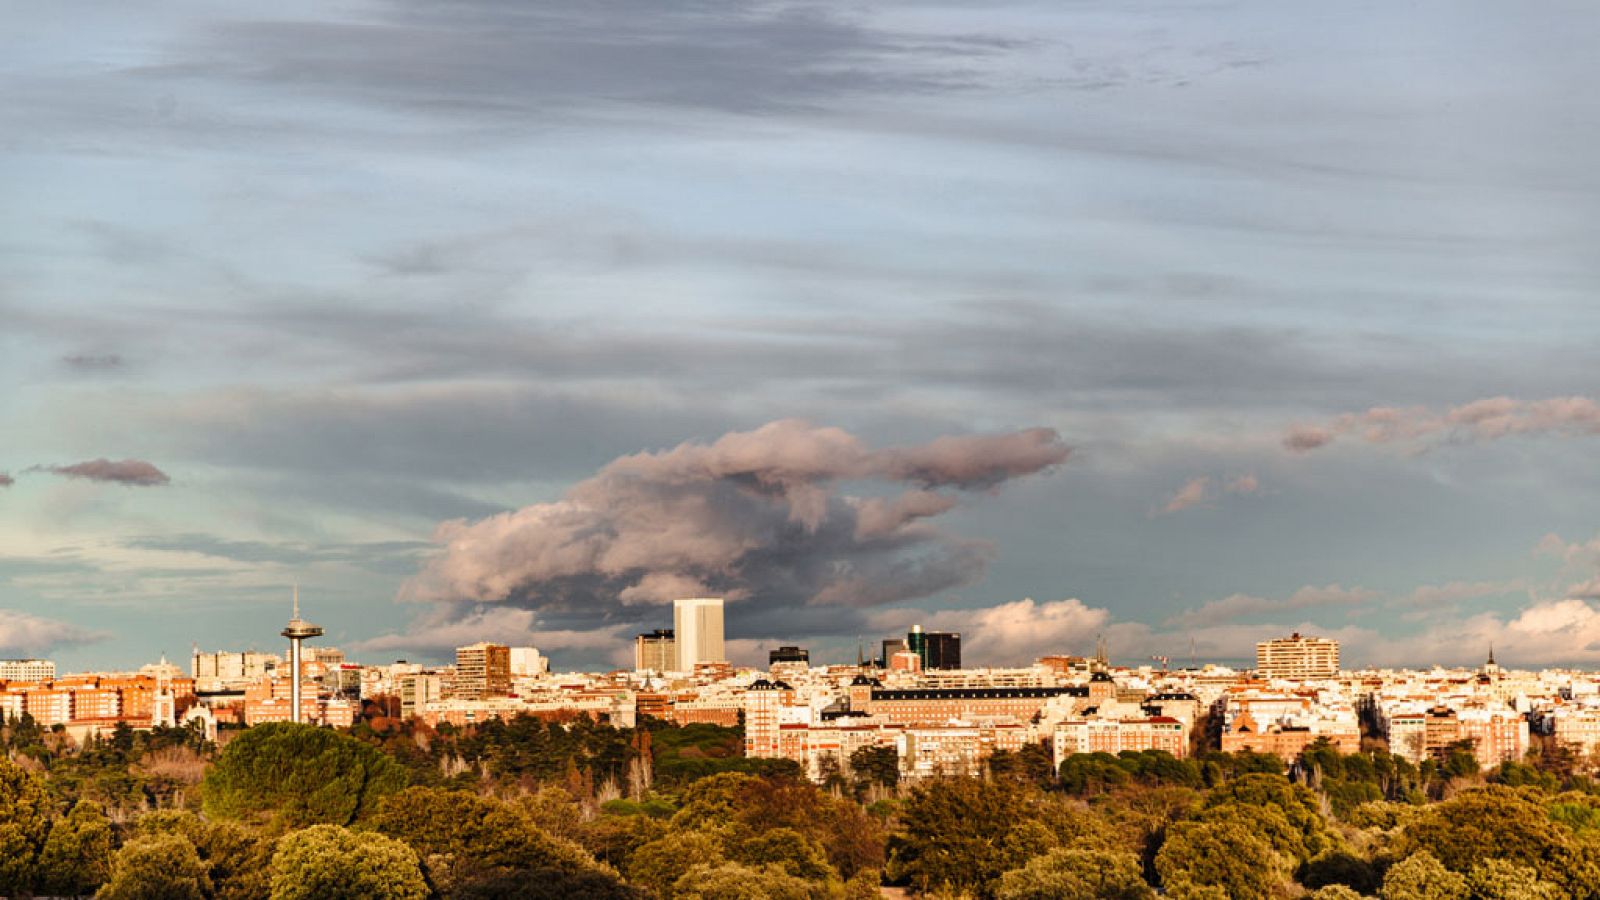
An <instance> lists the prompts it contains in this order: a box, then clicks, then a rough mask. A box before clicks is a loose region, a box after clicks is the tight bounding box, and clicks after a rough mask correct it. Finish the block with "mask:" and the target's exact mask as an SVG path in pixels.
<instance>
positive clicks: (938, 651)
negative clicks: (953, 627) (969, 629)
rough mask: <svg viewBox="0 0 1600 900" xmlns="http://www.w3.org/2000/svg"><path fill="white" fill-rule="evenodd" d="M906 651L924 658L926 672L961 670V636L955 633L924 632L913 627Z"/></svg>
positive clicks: (908, 635)
mask: <svg viewBox="0 0 1600 900" xmlns="http://www.w3.org/2000/svg"><path fill="white" fill-rule="evenodd" d="M906 649H907V650H910V651H911V652H913V653H915V654H917V656H919V657H921V658H922V668H923V670H924V671H929V670H936V669H959V668H961V634H960V632H955V631H923V630H922V626H921V625H913V626H912V628H911V632H910V633H909V634H907V635H906Z"/></svg>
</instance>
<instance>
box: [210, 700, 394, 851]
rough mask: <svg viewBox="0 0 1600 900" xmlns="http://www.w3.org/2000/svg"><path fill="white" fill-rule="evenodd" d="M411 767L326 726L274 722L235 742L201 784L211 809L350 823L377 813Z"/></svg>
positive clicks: (299, 823) (286, 822) (291, 823)
mask: <svg viewBox="0 0 1600 900" xmlns="http://www.w3.org/2000/svg"><path fill="white" fill-rule="evenodd" d="M406 780H407V779H406V773H405V770H404V769H402V768H401V767H400V766H399V765H398V764H397V763H396V762H395V761H394V760H393V759H391V758H390V757H388V756H387V755H385V754H384V753H383V752H382V751H380V750H378V749H376V748H374V747H372V746H370V745H368V744H365V743H363V742H361V741H359V740H356V739H355V738H353V737H350V736H348V735H344V734H340V733H338V732H336V731H333V730H331V729H327V728H317V727H315V726H311V725H296V724H292V723H288V722H275V723H269V724H266V725H257V726H256V727H254V728H251V729H249V730H248V731H246V732H244V733H243V734H241V735H239V736H238V737H236V738H234V739H233V740H232V741H231V742H229V744H228V746H227V748H226V749H225V750H223V752H222V756H221V757H220V758H219V759H218V760H217V762H216V764H215V765H213V766H212V767H211V770H210V771H208V772H207V773H206V776H205V781H204V783H203V791H204V796H205V811H206V813H207V814H208V815H211V816H218V817H222V818H233V819H242V818H264V819H272V820H274V821H276V822H277V823H278V824H280V825H281V826H283V827H287V828H299V827H303V826H306V825H313V824H331V825H351V824H354V823H356V822H359V821H362V820H364V819H366V818H367V817H369V816H371V815H372V814H373V813H374V812H375V811H376V810H377V807H378V803H379V802H380V801H381V800H382V799H383V798H384V797H385V796H387V795H389V794H392V793H394V792H395V791H398V790H400V789H401V788H403V787H405V785H406Z"/></svg>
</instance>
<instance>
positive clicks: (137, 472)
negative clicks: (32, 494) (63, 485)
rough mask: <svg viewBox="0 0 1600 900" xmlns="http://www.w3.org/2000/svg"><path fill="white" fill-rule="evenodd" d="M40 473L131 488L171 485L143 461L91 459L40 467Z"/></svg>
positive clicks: (160, 473)
mask: <svg viewBox="0 0 1600 900" xmlns="http://www.w3.org/2000/svg"><path fill="white" fill-rule="evenodd" d="M38 471H41V472H51V473H54V474H56V475H61V476H64V477H67V478H81V479H83V480H85V481H104V482H110V483H112V484H123V485H128V486H130V487H159V486H160V485H164V484H169V483H171V481H172V479H171V478H168V477H167V473H165V472H163V471H161V470H160V469H158V468H156V467H155V466H154V465H153V464H151V463H148V462H145V461H144V460H142V459H121V460H110V459H105V458H101V459H91V460H88V461H86V462H81V463H72V464H71V465H60V466H39V467H38Z"/></svg>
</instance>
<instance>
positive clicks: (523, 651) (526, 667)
mask: <svg viewBox="0 0 1600 900" xmlns="http://www.w3.org/2000/svg"><path fill="white" fill-rule="evenodd" d="M548 671H550V660H548V659H545V657H544V654H542V653H540V652H539V651H538V650H536V649H534V648H533V647H512V648H511V676H512V677H513V678H532V677H535V676H538V675H543V674H544V673H546V672H548Z"/></svg>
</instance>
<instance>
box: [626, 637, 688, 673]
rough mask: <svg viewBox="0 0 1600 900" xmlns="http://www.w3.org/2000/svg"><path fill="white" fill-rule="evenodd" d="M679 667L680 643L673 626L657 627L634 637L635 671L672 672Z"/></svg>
mask: <svg viewBox="0 0 1600 900" xmlns="http://www.w3.org/2000/svg"><path fill="white" fill-rule="evenodd" d="M677 667H678V643H677V641H676V640H675V639H674V638H673V632H672V629H671V628H657V629H656V630H655V631H652V632H649V633H647V634H641V635H639V636H638V637H636V638H634V639H633V670H634V671H635V672H671V671H672V670H673V669H676V668H677Z"/></svg>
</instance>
